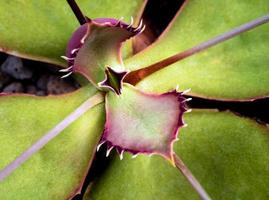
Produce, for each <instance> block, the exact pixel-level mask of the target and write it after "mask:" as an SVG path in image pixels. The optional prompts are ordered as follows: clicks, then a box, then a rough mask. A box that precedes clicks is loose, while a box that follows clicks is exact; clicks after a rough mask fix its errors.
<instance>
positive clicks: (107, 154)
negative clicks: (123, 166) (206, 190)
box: [106, 146, 113, 157]
mask: <svg viewBox="0 0 269 200" xmlns="http://www.w3.org/2000/svg"><path fill="white" fill-rule="evenodd" d="M112 149H113V146H112V147H110V148H109V149H108V150H107V151H106V157H108V156H109V154H110V152H111V150H112Z"/></svg>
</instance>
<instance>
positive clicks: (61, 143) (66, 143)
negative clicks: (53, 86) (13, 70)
mask: <svg viewBox="0 0 269 200" xmlns="http://www.w3.org/2000/svg"><path fill="white" fill-rule="evenodd" d="M94 93H96V90H93V89H89V88H84V89H80V90H78V91H76V92H74V93H70V94H66V95H60V96H47V97H36V96H26V95H25V96H22V95H21V96H20V95H11V96H1V97H0V118H1V120H0V152H1V153H0V157H1V159H0V169H2V168H4V167H5V166H7V165H8V164H9V163H10V162H11V161H13V160H14V159H15V158H16V157H17V156H19V155H20V154H21V153H22V152H23V151H24V150H26V149H27V148H28V147H30V146H31V145H32V144H33V143H34V142H36V141H37V140H38V139H39V138H40V137H41V136H42V135H43V134H45V133H46V132H47V131H49V130H50V129H51V128H53V127H54V126H55V125H56V124H57V123H59V122H60V121H61V120H63V119H64V118H65V116H67V115H68V114H69V113H71V112H72V111H73V110H75V109H76V108H77V107H78V106H79V105H80V104H81V103H83V102H84V101H85V100H86V99H87V98H89V97H90V96H92V95H93V94H94ZM103 124H104V106H103V104H100V105H97V106H95V107H93V108H92V109H90V110H89V111H87V112H86V113H85V114H84V115H83V116H82V117H80V118H79V119H77V120H76V121H75V122H74V123H73V124H71V125H70V126H69V127H68V128H66V129H65V130H64V131H63V132H62V133H61V134H60V135H59V136H57V137H56V138H55V139H53V140H52V141H50V142H49V143H48V144H47V145H46V146H45V147H44V148H42V149H41V150H40V151H39V152H37V153H36V154H34V155H33V156H32V157H31V158H30V159H29V160H27V161H26V162H25V163H24V164H23V165H22V166H20V167H19V168H18V169H17V170H15V171H14V172H13V173H12V174H11V175H10V176H8V177H7V178H6V179H4V180H3V181H2V182H0V199H7V200H9V199H10V200H15V199H67V198H68V197H71V196H72V195H74V194H75V193H76V192H79V190H80V187H81V184H82V182H83V180H84V178H85V176H86V174H87V170H88V168H89V165H90V163H91V161H92V159H93V156H94V154H95V148H96V144H97V143H98V141H99V139H100V136H101V133H102V131H103Z"/></svg>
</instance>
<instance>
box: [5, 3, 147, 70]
mask: <svg viewBox="0 0 269 200" xmlns="http://www.w3.org/2000/svg"><path fill="white" fill-rule="evenodd" d="M77 2H78V4H79V6H80V7H81V9H82V10H83V12H84V13H85V14H86V15H87V16H89V17H91V18H97V17H112V18H117V19H118V18H120V17H125V20H126V21H129V20H130V17H131V16H133V17H135V18H137V17H139V15H140V13H139V10H140V9H141V8H142V7H143V6H144V1H143V0H137V1H133V0H127V1H126V0H115V1H109V0H103V1H99V0H77ZM0 13H1V15H0V50H1V51H4V52H7V53H10V54H14V55H19V56H21V57H25V58H29V59H33V60H39V61H45V62H49V63H55V64H60V65H63V66H65V65H66V64H65V61H64V60H62V59H61V58H60V56H62V55H64V54H65V48H66V45H67V42H68V40H69V38H70V37H71V35H72V32H74V31H75V29H76V28H78V26H79V24H78V22H77V20H76V18H75V16H74V14H73V12H72V10H71V8H70V7H69V5H68V4H67V2H66V1H65V0H61V1H58V0H51V1H47V0H38V1H36V0H13V1H0ZM127 51H128V52H129V51H130V45H129V48H128V49H127ZM126 53H127V52H126Z"/></svg>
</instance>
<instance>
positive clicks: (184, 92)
mask: <svg viewBox="0 0 269 200" xmlns="http://www.w3.org/2000/svg"><path fill="white" fill-rule="evenodd" d="M190 91H191V88H189V89H187V90H184V91H183V92H182V94H187V93H188V92H190Z"/></svg>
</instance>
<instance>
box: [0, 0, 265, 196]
mask: <svg viewBox="0 0 269 200" xmlns="http://www.w3.org/2000/svg"><path fill="white" fill-rule="evenodd" d="M183 2H184V0H180V1H179V0H166V1H163V0H149V1H148V3H147V5H146V8H145V12H144V14H143V16H142V18H143V20H144V23H145V24H146V30H145V31H144V32H143V34H141V35H140V36H139V37H137V38H136V39H135V43H136V45H135V46H134V51H135V52H139V51H141V50H142V49H144V48H146V47H147V46H148V45H150V44H151V43H152V42H154V41H155V40H156V39H157V38H158V37H159V35H160V34H161V33H162V32H163V30H164V29H165V28H166V27H167V25H168V24H169V22H170V21H171V19H172V18H173V17H174V15H175V14H176V12H177V11H178V9H179V8H180V6H181V5H182V3H183ZM58 70H59V68H58V67H57V66H53V65H50V64H46V63H41V62H35V61H29V60H25V59H20V58H17V57H13V56H8V55H6V54H4V53H0V92H6V93H28V94H33V95H39V96H45V95H50V94H53V95H57V94H62V93H66V92H71V91H74V90H76V89H77V88H79V84H78V83H77V82H76V81H75V80H74V79H73V78H72V77H68V78H66V79H60V77H61V76H62V75H63V74H62V73H59V72H58ZM189 107H191V108H210V109H219V110H221V111H223V110H230V111H232V112H234V113H236V114H238V115H241V116H245V117H250V118H252V119H255V120H256V121H257V122H259V123H262V124H268V123H269V98H265V99H260V100H255V101H252V102H223V101H217V100H207V99H202V98H196V97H195V98H193V100H192V101H190V102H189ZM105 151H106V149H105V148H104V147H103V148H101V150H100V152H98V153H97V156H96V158H95V160H94V163H93V165H92V167H91V169H90V173H89V174H91V175H89V176H88V177H87V180H86V183H85V184H84V186H83V191H82V192H83V193H84V192H85V190H86V186H87V185H88V183H89V182H90V181H92V180H93V179H94V177H96V175H98V174H100V173H102V171H103V170H104V169H105V166H107V164H108V163H109V162H110V159H111V157H110V158H106V157H105ZM92 175H94V177H93V176H92ZM74 199H81V195H77V196H76V197H75V198H74Z"/></svg>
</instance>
